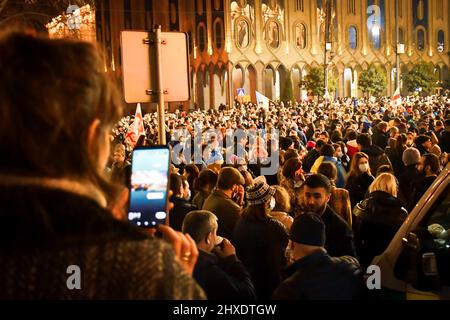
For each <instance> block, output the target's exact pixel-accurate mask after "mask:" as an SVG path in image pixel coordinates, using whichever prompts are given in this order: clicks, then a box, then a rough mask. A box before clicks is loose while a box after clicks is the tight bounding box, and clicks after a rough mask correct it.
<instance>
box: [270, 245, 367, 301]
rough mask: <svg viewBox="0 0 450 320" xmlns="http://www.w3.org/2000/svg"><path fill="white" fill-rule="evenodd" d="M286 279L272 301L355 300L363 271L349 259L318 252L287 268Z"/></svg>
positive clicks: (361, 293) (359, 293) (361, 288)
mask: <svg viewBox="0 0 450 320" xmlns="http://www.w3.org/2000/svg"><path fill="white" fill-rule="evenodd" d="M286 273H287V275H288V278H287V279H286V280H284V281H283V282H282V283H281V284H280V286H279V287H278V288H277V289H276V290H275V292H274V294H273V298H274V299H275V300H357V299H361V298H362V297H363V296H364V291H365V289H364V282H363V272H362V271H361V268H360V266H359V264H358V261H357V260H356V259H355V258H353V257H349V256H344V257H335V258H332V257H330V256H329V255H328V254H327V252H326V251H325V250H320V251H318V252H316V253H313V254H311V255H309V256H306V257H304V258H302V259H300V260H297V261H296V262H294V263H293V264H292V265H290V266H289V268H287V270H286Z"/></svg>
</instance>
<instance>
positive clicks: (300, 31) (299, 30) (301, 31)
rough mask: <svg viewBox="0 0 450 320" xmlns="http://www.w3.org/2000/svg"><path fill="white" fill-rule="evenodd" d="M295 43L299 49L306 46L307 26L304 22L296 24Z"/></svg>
mask: <svg viewBox="0 0 450 320" xmlns="http://www.w3.org/2000/svg"><path fill="white" fill-rule="evenodd" d="M295 45H296V47H297V48H298V49H305V48H306V27H305V25H304V24H303V23H298V24H297V25H296V26H295Z"/></svg>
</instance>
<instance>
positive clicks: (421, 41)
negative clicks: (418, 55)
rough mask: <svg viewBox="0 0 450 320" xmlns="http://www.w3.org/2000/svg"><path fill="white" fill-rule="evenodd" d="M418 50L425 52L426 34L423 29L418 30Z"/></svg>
mask: <svg viewBox="0 0 450 320" xmlns="http://www.w3.org/2000/svg"><path fill="white" fill-rule="evenodd" d="M417 50H419V51H423V50H425V32H424V31H423V29H419V30H417Z"/></svg>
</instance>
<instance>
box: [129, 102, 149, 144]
mask: <svg viewBox="0 0 450 320" xmlns="http://www.w3.org/2000/svg"><path fill="white" fill-rule="evenodd" d="M143 135H145V130H144V120H143V118H142V111H141V104H140V103H138V104H137V107H136V113H135V114H134V121H133V123H132V124H131V126H130V127H129V128H128V132H127V134H126V136H125V143H127V144H129V145H130V146H132V147H133V148H134V146H135V145H136V142H137V141H138V139H139V137H140V136H143Z"/></svg>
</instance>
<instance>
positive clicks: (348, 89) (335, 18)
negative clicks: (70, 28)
mask: <svg viewBox="0 0 450 320" xmlns="http://www.w3.org/2000/svg"><path fill="white" fill-rule="evenodd" d="M329 1H333V3H332V4H331V6H330V7H331V8H332V10H331V12H330V13H329V14H331V22H330V23H329V24H328V25H330V28H329V31H330V33H329V35H330V37H329V42H330V43H331V48H330V51H329V52H328V55H329V56H328V62H329V67H328V70H329V75H330V76H332V77H334V78H335V79H337V89H336V92H335V93H334V94H336V95H338V96H340V97H344V96H345V97H348V96H361V95H362V92H360V90H358V76H359V75H360V73H361V72H362V71H363V70H365V69H367V67H368V65H369V64H370V63H375V64H378V65H380V66H382V68H383V69H384V70H385V71H386V75H387V80H388V85H387V88H386V91H385V92H384V94H386V95H391V94H392V93H393V92H394V91H395V72H396V70H395V65H396V64H395V61H396V33H395V1H394V0H329ZM398 1H399V12H398V16H399V20H398V21H399V43H400V44H403V45H404V46H403V47H404V53H403V54H401V55H400V66H401V70H403V71H404V70H407V69H409V68H411V67H412V66H413V65H414V64H416V63H417V62H419V61H422V60H423V61H428V62H432V63H433V64H434V66H435V67H436V72H437V73H438V74H439V79H440V80H443V81H444V80H446V79H448V78H449V67H450V61H449V42H450V38H449V33H450V1H448V0H398ZM325 4H326V0H239V1H232V0H195V1H194V0H168V1H156V0H154V1H152V0H123V1H122V0H103V1H98V4H97V8H96V24H97V40H99V41H100V42H101V43H102V44H103V46H104V47H105V49H106V50H107V52H108V54H109V57H108V59H109V60H108V61H107V63H106V68H107V69H108V70H109V71H110V72H114V74H115V75H116V76H117V77H118V78H120V72H121V70H120V66H121V61H120V51H121V48H120V30H129V29H135V30H144V29H148V28H151V27H152V26H153V25H155V24H160V25H162V29H163V31H183V32H187V33H188V34H189V37H190V41H189V46H190V68H191V74H190V79H191V88H192V90H191V96H192V98H193V99H191V103H190V104H191V106H192V105H193V104H194V103H195V104H196V105H197V106H199V107H205V108H209V107H217V106H218V105H219V104H221V103H223V104H229V103H230V100H232V99H234V97H235V96H236V92H237V91H236V90H237V89H238V88H244V89H245V91H246V93H247V94H249V95H250V96H251V99H252V100H253V101H255V96H254V92H255V90H258V91H260V92H261V93H263V94H265V95H266V96H268V97H269V98H271V99H277V98H278V97H279V96H280V93H281V92H283V90H284V85H285V83H286V81H285V80H286V77H288V76H291V79H292V83H293V92H294V96H295V98H297V99H300V98H301V97H302V94H304V93H302V92H301V90H300V88H299V86H298V83H299V81H300V79H301V78H302V77H304V76H305V75H306V74H307V73H308V72H309V70H310V69H311V68H312V67H321V68H323V66H324V54H325V40H326V39H325V38H326V37H325V34H326V33H325V25H326V24H325V21H326V13H327V11H328V10H326V6H325Z"/></svg>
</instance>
